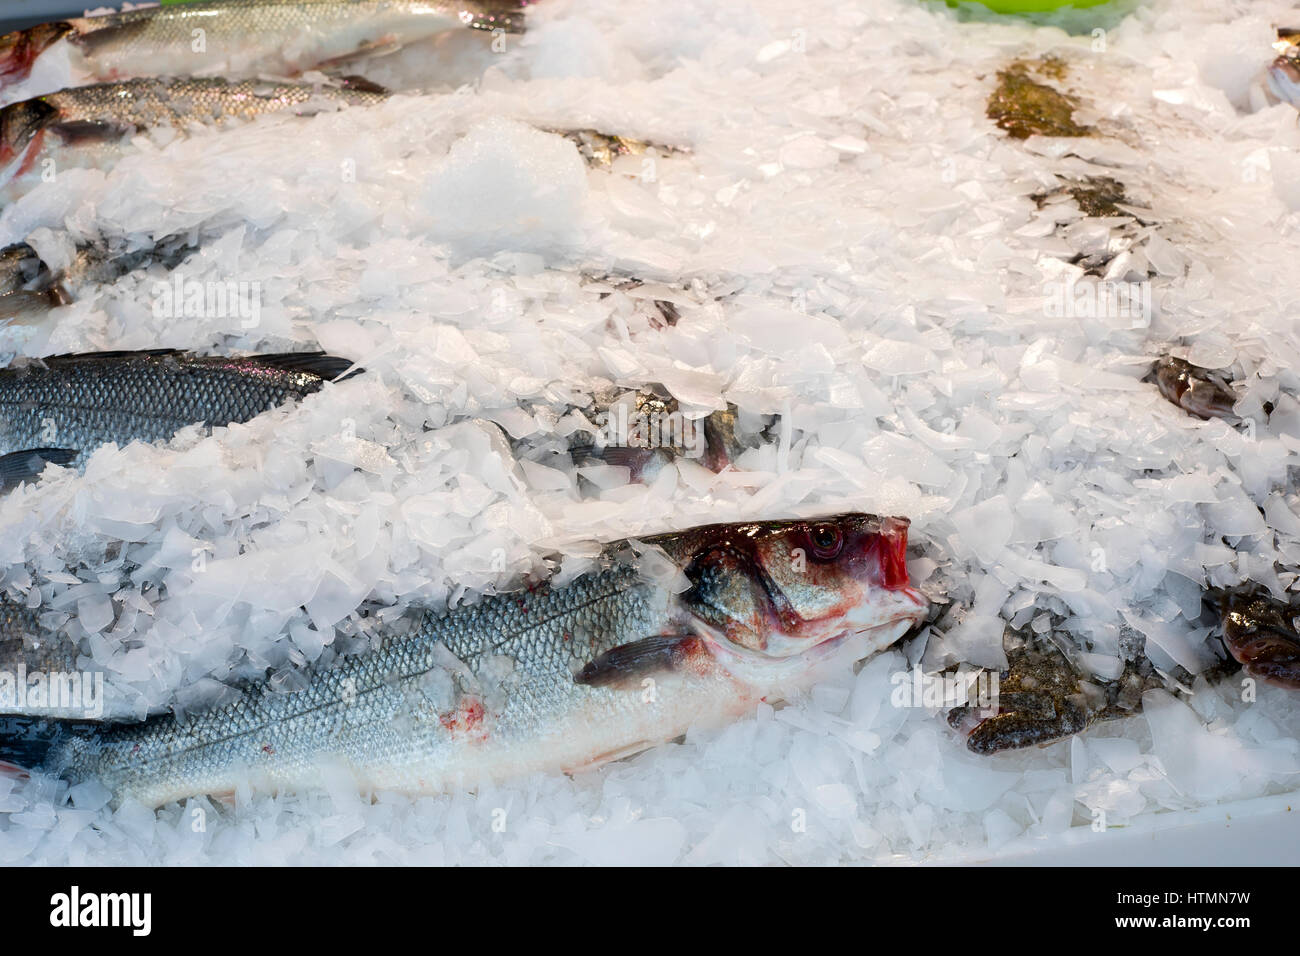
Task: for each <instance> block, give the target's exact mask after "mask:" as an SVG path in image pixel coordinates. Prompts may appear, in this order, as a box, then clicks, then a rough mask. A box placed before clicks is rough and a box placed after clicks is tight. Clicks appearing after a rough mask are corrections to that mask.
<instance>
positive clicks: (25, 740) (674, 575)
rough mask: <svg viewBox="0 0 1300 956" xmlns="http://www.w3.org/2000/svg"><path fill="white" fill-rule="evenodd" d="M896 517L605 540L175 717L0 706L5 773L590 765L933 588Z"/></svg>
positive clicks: (740, 701) (759, 682)
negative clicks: (591, 561)
mask: <svg viewBox="0 0 1300 956" xmlns="http://www.w3.org/2000/svg"><path fill="white" fill-rule="evenodd" d="M906 530H907V521H906V520H905V519H900V518H881V517H878V516H875V515H867V514H854V513H850V514H841V515H834V516H830V517H827V518H821V519H818V520H816V521H813V522H810V521H804V520H800V519H794V520H788V521H782V520H774V521H759V522H747V523H737V524H716V525H702V526H698V527H695V528H689V529H686V530H683V531H676V532H667V533H664V534H659V535H651V536H648V537H645V538H641V539H639V540H638V541H636V542H632V541H622V542H616V543H613V544H610V545H608V546H606V548H605V549H604V550H603V551H602V552H601V555H600V557H599V559H598V560H597V562H596V565H595V567H594V568H593V569H592V570H590V571H587V572H586V573H584V574H582V575H580V576H578V577H577V578H575V579H574V580H572V581H569V582H568V583H555V582H554V581H548V582H544V583H542V584H539V585H537V586H536V587H534V588H532V589H530V590H527V591H520V592H511V593H507V594H496V595H490V596H486V597H484V598H482V599H481V600H480V601H478V602H477V603H475V604H472V605H468V606H461V607H458V608H454V609H448V610H429V609H425V610H422V611H413V612H408V613H409V614H410V616H405V617H402V618H401V619H399V620H394V621H384V620H383V617H384V615H383V614H382V613H381V614H379V615H377V616H372V617H367V618H365V619H364V620H363V621H361V622H360V624H359V625H358V628H359V630H360V631H361V632H362V634H363V636H368V637H370V638H371V640H370V642H369V643H370V644H371V648H370V649H369V650H368V651H366V652H365V653H363V654H359V655H353V656H348V657H345V658H343V659H342V660H341V661H339V662H336V663H335V665H334V666H332V667H324V666H321V667H316V668H311V669H309V670H308V671H306V672H305V673H304V674H303V675H302V679H301V681H300V682H299V685H300V686H301V689H299V690H296V691H293V692H283V691H277V690H276V689H275V686H274V682H273V681H272V682H268V681H265V680H260V681H254V682H248V683H246V684H243V685H241V686H239V687H232V688H229V689H228V690H227V691H226V692H224V693H225V694H226V695H227V697H226V699H223V700H217V701H215V702H213V706H212V707H210V708H209V709H207V710H205V711H203V712H201V713H197V714H194V715H191V716H189V717H188V718H187V719H185V720H184V721H178V720H176V719H175V718H173V717H172V716H171V715H168V714H162V715H157V716H154V717H151V718H149V719H148V720H146V721H143V722H141V723H134V724H123V723H117V724H112V723H95V724H92V723H87V722H86V721H85V720H84V717H85V715H84V714H82V715H80V716H78V715H77V714H76V713H75V712H74V710H75V709H74V708H72V707H69V708H64V709H63V710H62V711H61V712H60V713H59V715H58V716H57V718H55V719H46V718H43V717H38V716H36V715H30V714H20V715H19V716H16V717H7V718H3V719H0V772H4V773H9V772H12V771H14V770H15V769H19V770H23V769H25V770H28V771H30V770H37V771H42V772H47V773H50V774H54V775H57V776H60V777H63V778H65V779H67V780H68V781H70V782H72V783H74V784H75V783H80V782H84V781H88V780H92V779H95V780H99V781H100V782H102V783H103V784H104V785H105V786H107V787H108V789H109V790H110V792H111V793H112V794H113V799H114V801H115V802H116V803H118V804H120V803H121V802H122V801H124V800H135V801H139V802H140V803H143V804H146V805H149V806H158V805H161V804H164V803H168V802H171V801H174V800H179V799H184V798H185V797H189V796H195V795H198V794H205V793H216V794H221V793H227V792H230V791H234V790H237V789H238V788H239V787H240V785H241V783H247V784H248V785H249V786H251V787H252V788H253V789H256V790H270V791H293V790H299V789H302V788H304V787H309V786H311V785H313V784H316V783H318V782H319V781H320V780H321V777H322V774H323V773H327V772H328V769H327V768H335V769H337V770H339V771H341V772H343V773H345V774H347V775H350V776H351V778H352V779H353V780H354V781H355V782H357V783H358V784H359V785H360V786H361V787H362V789H381V790H395V791H403V792H408V793H429V792H438V791H447V790H452V789H457V788H461V787H468V788H473V787H477V786H479V785H481V784H484V783H490V782H495V781H500V780H504V779H506V778H509V777H518V776H521V775H525V774H530V773H534V772H547V771H551V772H553V771H557V770H565V771H575V770H579V769H583V768H587V767H591V766H595V765H598V764H601V763H603V762H605V761H607V760H612V759H616V758H617V757H620V756H626V755H628V754H630V753H633V752H636V751H639V750H642V749H645V748H646V747H649V746H652V745H654V744H656V743H659V742H662V741H665V740H670V739H672V738H674V737H677V736H679V735H681V734H683V733H685V732H686V731H687V730H689V729H691V728H693V727H709V726H716V725H718V724H720V723H722V722H724V721H725V720H726V719H727V718H729V717H734V716H737V715H739V714H741V713H743V712H744V711H746V710H748V709H751V708H752V707H753V706H754V705H755V704H756V702H757V701H759V700H762V699H767V700H776V699H780V698H781V697H783V696H784V695H785V694H787V693H788V692H790V691H791V690H796V689H799V688H802V687H806V686H807V685H808V684H809V683H811V682H812V681H813V680H814V679H815V676H816V674H817V673H818V672H819V669H820V668H822V667H824V666H831V665H835V666H838V665H845V664H847V663H848V662H849V661H850V660H854V659H857V658H858V657H861V656H863V655H864V654H867V653H871V652H873V651H874V650H879V649H880V648H882V647H885V646H888V645H889V644H891V643H893V642H894V641H896V640H897V639H898V638H899V637H900V636H902V634H903V633H904V632H905V631H906V630H907V629H908V628H909V627H910V626H911V625H912V623H913V622H914V621H916V620H919V619H921V618H922V617H924V616H925V607H926V602H925V601H924V599H923V598H922V597H921V596H920V595H919V594H918V593H916V592H915V591H913V590H912V589H911V588H909V587H908V586H907V578H906V567H905V565H904V564H903V558H904V555H905V552H906V547H907V535H906ZM796 553H797V555H798V556H799V557H798V559H797V560H795V558H796ZM652 554H653V555H654V556H653V557H651V555H652ZM673 567H675V568H676V572H673V571H672V570H671V569H672V568H673Z"/></svg>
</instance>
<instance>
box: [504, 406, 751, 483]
mask: <svg viewBox="0 0 1300 956" xmlns="http://www.w3.org/2000/svg"><path fill="white" fill-rule="evenodd" d="M574 411H581V412H582V415H583V418H584V419H585V420H586V421H588V422H590V423H591V425H593V426H595V428H596V431H594V432H593V431H591V430H590V429H589V428H587V427H585V426H584V427H582V428H579V429H577V430H575V431H573V432H572V433H570V434H569V435H568V436H567V437H565V438H562V439H557V440H552V441H541V442H537V441H534V440H530V439H529V438H528V437H527V436H525V437H523V438H520V439H517V440H514V441H512V442H511V450H512V452H513V454H514V455H515V457H516V458H527V459H530V460H532V461H536V462H538V463H540V464H550V463H551V462H553V461H554V458H555V456H556V455H567V456H569V458H570V459H571V461H572V462H573V464H575V465H577V466H578V467H580V468H581V467H582V466H584V465H589V464H606V465H615V466H620V467H625V468H627V469H628V470H629V472H630V475H629V477H630V478H631V480H632V481H649V480H652V479H653V478H654V477H655V475H657V474H658V473H659V471H660V470H661V469H662V468H663V467H664V466H665V465H667V464H670V463H672V462H674V461H676V460H677V459H679V458H685V459H688V460H691V461H694V462H696V463H697V464H699V465H702V466H703V467H705V468H707V469H709V470H710V471H715V472H717V471H722V470H723V469H724V468H726V467H727V466H728V465H733V464H735V461H736V459H737V458H738V457H740V455H742V454H743V453H744V452H745V451H746V450H748V449H750V448H755V447H758V446H759V445H761V444H765V443H767V442H769V441H770V440H771V431H772V429H773V427H774V425H775V421H774V418H773V416H754V415H749V414H745V413H742V412H741V411H740V410H739V409H738V408H737V407H736V406H734V405H728V406H727V407H726V408H725V409H722V410H718V411H712V412H709V413H708V414H705V415H702V416H699V417H695V418H690V417H687V415H686V414H685V413H684V412H683V411H682V410H681V406H680V404H679V403H678V402H677V401H676V400H675V399H674V398H672V397H671V396H669V395H668V394H667V393H666V392H663V391H662V390H660V389H658V388H656V387H654V386H648V387H645V388H641V389H637V390H635V391H631V390H623V389H619V388H617V387H613V386H611V387H608V388H603V389H600V390H598V391H597V392H596V393H595V394H594V395H593V396H592V400H591V403H590V405H588V406H587V407H585V408H582V409H576V408H569V409H567V410H566V412H565V414H568V413H571V412H574Z"/></svg>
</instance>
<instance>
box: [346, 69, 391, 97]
mask: <svg viewBox="0 0 1300 956" xmlns="http://www.w3.org/2000/svg"><path fill="white" fill-rule="evenodd" d="M339 85H340V86H342V87H344V88H345V89H349V90H353V91H355V92H357V93H375V94H380V95H382V94H385V93H387V92H388V87H386V86H380V85H379V84H378V83H375V82H373V81H372V80H367V79H366V78H365V77H364V76H358V75H357V74H355V73H351V74H349V75H347V76H340V77H339Z"/></svg>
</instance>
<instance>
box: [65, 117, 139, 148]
mask: <svg viewBox="0 0 1300 956" xmlns="http://www.w3.org/2000/svg"><path fill="white" fill-rule="evenodd" d="M48 129H49V131H50V132H51V133H53V134H54V135H55V136H57V137H59V139H61V140H63V143H64V144H65V145H67V146H89V145H91V144H94V143H104V142H108V141H109V140H114V139H121V138H122V137H123V136H125V135H126V134H128V133H132V132H134V131H135V127H134V126H124V125H122V124H121V123H106V122H102V121H96V120H67V121H65V122H61V123H51V124H50V126H49V127H48Z"/></svg>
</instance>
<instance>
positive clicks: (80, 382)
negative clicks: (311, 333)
mask: <svg viewBox="0 0 1300 956" xmlns="http://www.w3.org/2000/svg"><path fill="white" fill-rule="evenodd" d="M350 365H351V363H349V362H348V361H347V360H345V359H339V358H334V357H332V356H326V355H321V354H320V353H316V352H303V353H286V354H283V355H255V356H249V357H247V358H220V357H208V356H196V355H190V354H187V353H184V352H177V351H173V350H166V349H163V350H156V351H153V352H103V353H88V354H84V355H65V356H57V357H53V358H48V359H44V360H41V361H35V362H30V363H26V364H22V365H15V366H10V367H9V368H6V369H2V370H0V483H2V484H11V483H14V482H17V481H22V480H25V479H27V478H30V477H33V476H34V475H35V474H38V473H39V472H40V471H41V469H42V468H43V467H44V463H46V462H52V463H56V464H64V465H72V466H74V467H80V466H82V465H84V463H85V460H86V458H87V457H88V456H89V454H90V453H91V452H93V451H94V450H95V449H96V448H98V447H99V446H100V445H104V444H107V443H109V442H114V443H116V444H119V445H124V444H127V443H128V442H132V441H145V442H152V441H161V440H165V439H167V438H170V437H171V436H172V435H174V434H175V433H176V432H177V431H179V430H180V429H181V428H184V427H185V426H187V425H192V424H195V423H204V424H207V425H227V424H229V423H231V422H245V421H248V420H249V419H251V418H253V417H254V416H255V415H257V414H259V413H260V412H263V411H265V410H266V409H267V408H271V407H273V406H276V405H279V404H282V403H284V402H286V401H289V400H292V399H297V398H302V397H303V396H304V395H309V394H311V393H312V392H315V391H318V390H319V389H320V388H321V387H322V386H323V385H324V384H325V382H327V381H330V380H333V379H336V378H338V377H339V376H340V375H341V374H342V373H343V372H344V371H346V370H347V369H348V368H349V367H350Z"/></svg>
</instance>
